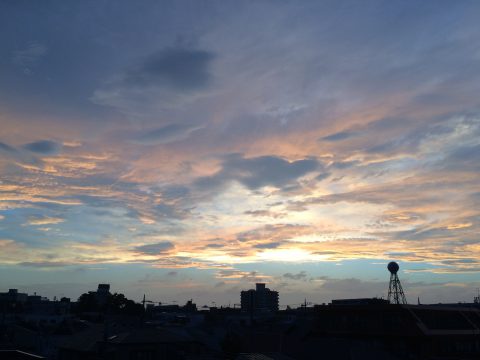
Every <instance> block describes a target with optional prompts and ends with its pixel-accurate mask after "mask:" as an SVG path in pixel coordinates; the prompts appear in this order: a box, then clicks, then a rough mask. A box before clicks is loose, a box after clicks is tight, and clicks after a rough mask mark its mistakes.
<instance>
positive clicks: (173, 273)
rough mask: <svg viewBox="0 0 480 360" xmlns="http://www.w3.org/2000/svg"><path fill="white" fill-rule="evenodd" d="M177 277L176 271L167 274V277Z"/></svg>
mask: <svg viewBox="0 0 480 360" xmlns="http://www.w3.org/2000/svg"><path fill="white" fill-rule="evenodd" d="M177 275H178V271H170V272H168V273H167V276H177Z"/></svg>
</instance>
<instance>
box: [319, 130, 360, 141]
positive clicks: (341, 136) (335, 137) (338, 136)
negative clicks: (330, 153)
mask: <svg viewBox="0 0 480 360" xmlns="http://www.w3.org/2000/svg"><path fill="white" fill-rule="evenodd" d="M357 135H358V132H356V131H349V130H346V131H340V132H337V133H334V134H331V135H328V136H324V137H322V138H320V139H319V140H326V141H341V140H346V139H350V138H351V137H354V136H357Z"/></svg>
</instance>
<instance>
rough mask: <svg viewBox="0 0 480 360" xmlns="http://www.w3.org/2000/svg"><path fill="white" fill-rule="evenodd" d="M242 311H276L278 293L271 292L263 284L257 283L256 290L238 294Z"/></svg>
mask: <svg viewBox="0 0 480 360" xmlns="http://www.w3.org/2000/svg"><path fill="white" fill-rule="evenodd" d="M240 303H241V307H242V311H248V312H251V311H258V310H260V311H265V310H268V311H278V291H272V290H270V289H269V288H266V287H265V284H263V283H257V284H256V289H255V290H254V289H250V290H246V291H242V292H241V294H240Z"/></svg>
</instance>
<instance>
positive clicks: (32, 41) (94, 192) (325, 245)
mask: <svg viewBox="0 0 480 360" xmlns="http://www.w3.org/2000/svg"><path fill="white" fill-rule="evenodd" d="M479 16H480V2H478V1H467V0H460V1H440V0H439V1H420V2H419V1H396V0H388V1H371V0H365V1H346V0H345V1H343V0H342V1H337V0H335V1H306V0H305V1H286V0H285V1H261V0H258V1H228V0H222V1H206V0H205V1H193V0H192V1H148V0H142V1H107V0H94V1H90V0H85V1H78V2H65V1H61V0H58V1H51V0H45V1H33V0H32V1H27V0H24V1H23V0H22V1H13V0H0V79H1V81H0V291H6V290H7V289H8V288H18V289H19V290H20V291H25V292H29V293H33V292H37V293H38V294H41V295H44V296H48V297H50V298H52V297H53V296H57V297H60V296H68V297H71V298H72V299H76V298H78V296H79V295H80V294H81V293H83V292H86V291H89V290H95V289H96V286H97V284H98V283H103V282H105V283H110V284H111V287H112V291H117V292H122V293H124V294H125V295H126V296H127V297H130V298H133V299H134V300H140V299H141V298H142V297H143V294H146V297H147V299H149V300H151V301H161V302H163V303H175V302H178V303H184V302H185V301H187V300H188V299H193V300H194V302H196V303H197V304H198V305H204V304H207V305H209V306H210V304H216V305H228V304H231V305H232V306H233V304H235V303H238V302H239V300H240V291H241V290H242V289H249V288H252V287H254V284H255V282H260V281H261V282H266V283H267V287H269V288H271V289H275V290H277V291H279V293H280V304H281V305H287V304H291V305H294V304H298V303H301V302H303V301H304V300H305V299H307V301H309V302H312V303H323V302H329V301H330V300H332V299H336V298H356V297H374V296H377V297H382V296H383V297H386V296H387V292H388V280H389V273H388V271H387V270H386V265H387V263H388V262H389V261H392V260H395V261H397V262H398V263H399V264H400V272H399V277H400V279H401V281H402V283H403V287H404V290H405V293H406V296H407V299H408V300H409V301H410V302H412V303H416V302H417V301H418V299H420V301H422V302H424V303H428V302H430V303H437V302H458V301H472V300H473V297H474V296H475V295H476V293H477V288H479V287H480V238H479V229H480V181H479V175H480V99H479V97H478V94H479V93H480V27H479V26H478V18H479Z"/></svg>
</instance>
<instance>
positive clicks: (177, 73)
mask: <svg viewBox="0 0 480 360" xmlns="http://www.w3.org/2000/svg"><path fill="white" fill-rule="evenodd" d="M213 58H214V55H213V53H211V52H208V51H204V50H194V49H183V48H167V49H163V50H161V51H159V52H157V53H154V54H152V55H150V56H149V57H148V58H147V59H146V60H145V61H144V62H143V64H141V65H140V66H139V67H138V68H137V69H134V70H132V71H130V72H129V73H128V74H127V76H126V79H125V80H126V83H127V84H129V85H134V86H148V85H160V86H165V87H170V88H174V89H176V90H181V91H186V90H195V89H199V88H203V87H205V86H207V85H208V83H209V82H210V80H211V75H210V72H209V66H210V63H211V61H212V60H213Z"/></svg>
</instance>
